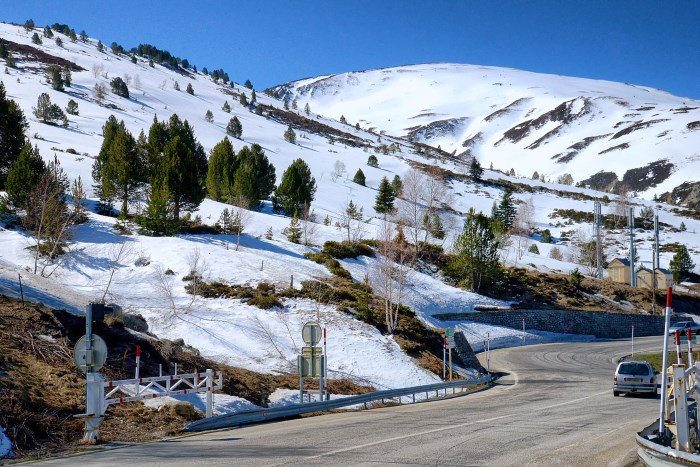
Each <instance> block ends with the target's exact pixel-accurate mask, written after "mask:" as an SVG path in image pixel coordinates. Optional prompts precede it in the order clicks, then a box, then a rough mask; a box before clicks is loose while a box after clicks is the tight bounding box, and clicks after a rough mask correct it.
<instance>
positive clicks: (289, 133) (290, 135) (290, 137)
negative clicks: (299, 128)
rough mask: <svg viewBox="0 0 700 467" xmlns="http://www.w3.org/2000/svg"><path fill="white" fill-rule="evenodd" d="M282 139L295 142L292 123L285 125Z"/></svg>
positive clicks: (295, 136)
mask: <svg viewBox="0 0 700 467" xmlns="http://www.w3.org/2000/svg"><path fill="white" fill-rule="evenodd" d="M284 140H285V141H287V142H288V143H292V144H294V143H296V141H297V134H296V133H295V132H294V130H293V129H292V125H289V126H287V130H286V131H285V132H284Z"/></svg>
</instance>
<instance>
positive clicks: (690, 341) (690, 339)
mask: <svg viewBox="0 0 700 467" xmlns="http://www.w3.org/2000/svg"><path fill="white" fill-rule="evenodd" d="M685 334H686V337H688V368H692V367H693V331H691V330H690V329H686V330H685Z"/></svg>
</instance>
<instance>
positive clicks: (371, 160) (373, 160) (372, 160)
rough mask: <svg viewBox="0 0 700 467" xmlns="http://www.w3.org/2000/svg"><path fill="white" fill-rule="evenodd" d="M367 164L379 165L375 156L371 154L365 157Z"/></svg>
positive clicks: (371, 165)
mask: <svg viewBox="0 0 700 467" xmlns="http://www.w3.org/2000/svg"><path fill="white" fill-rule="evenodd" d="M367 165H369V166H370V167H379V161H378V160H377V156H375V155H374V154H372V155H371V156H369V157H368V158H367Z"/></svg>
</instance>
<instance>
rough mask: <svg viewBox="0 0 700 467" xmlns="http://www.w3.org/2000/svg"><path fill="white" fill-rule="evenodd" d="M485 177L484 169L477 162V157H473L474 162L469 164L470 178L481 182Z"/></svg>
mask: <svg viewBox="0 0 700 467" xmlns="http://www.w3.org/2000/svg"><path fill="white" fill-rule="evenodd" d="M483 175H484V169H482V168H481V164H480V163H479V161H478V160H476V157H472V161H471V163H470V164H469V177H470V178H471V179H472V180H474V181H475V182H476V181H479V180H481V177H482V176H483Z"/></svg>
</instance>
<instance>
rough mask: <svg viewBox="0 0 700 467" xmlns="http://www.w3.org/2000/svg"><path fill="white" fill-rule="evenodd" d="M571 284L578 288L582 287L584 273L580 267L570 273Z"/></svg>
mask: <svg viewBox="0 0 700 467" xmlns="http://www.w3.org/2000/svg"><path fill="white" fill-rule="evenodd" d="M568 280H569V284H570V285H571V286H573V287H576V288H577V289H578V288H579V287H581V282H582V281H583V275H582V274H581V273H580V272H579V270H578V268H575V269H574V270H573V271H571V272H570V273H569V277H568Z"/></svg>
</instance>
